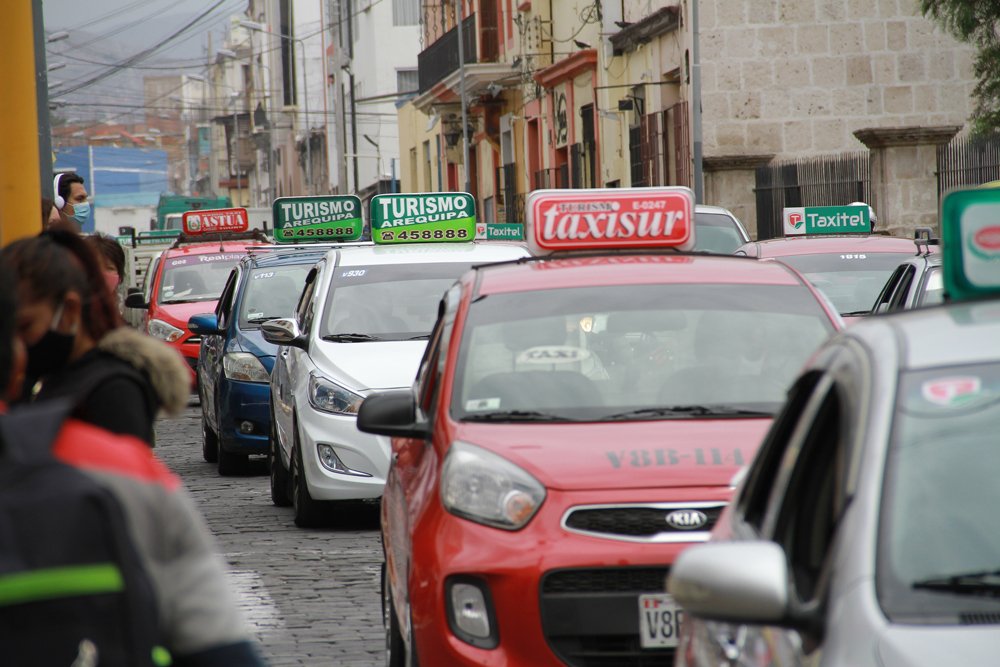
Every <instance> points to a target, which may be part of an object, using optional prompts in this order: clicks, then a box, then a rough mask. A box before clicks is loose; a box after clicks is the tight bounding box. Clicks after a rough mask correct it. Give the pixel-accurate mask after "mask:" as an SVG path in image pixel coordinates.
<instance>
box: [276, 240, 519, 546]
mask: <svg viewBox="0 0 1000 667" xmlns="http://www.w3.org/2000/svg"><path fill="white" fill-rule="evenodd" d="M527 256H528V251H527V249H526V248H525V246H523V245H520V244H514V243H498V242H485V243H419V244H412V245H398V246H389V245H386V246H378V245H376V246H356V247H348V248H337V249H333V250H330V252H329V253H327V255H326V257H324V258H323V259H322V260H321V261H320V262H318V263H317V264H316V266H315V267H314V268H313V269H312V271H311V272H310V274H309V276H308V277H307V278H306V286H305V289H304V290H303V292H302V296H301V297H300V299H299V304H298V307H297V309H296V312H295V315H294V317H292V318H289V319H280V320H272V321H270V322H267V323H265V324H264V325H263V327H262V330H263V332H264V337H265V338H266V339H267V340H269V341H270V342H272V343H276V344H278V345H281V346H282V347H281V348H280V349H279V352H278V355H277V358H276V360H275V364H274V370H273V371H272V373H271V410H272V416H271V423H272V427H271V444H270V452H269V459H270V469H271V498H272V501H273V502H274V503H275V504H276V505H289V504H291V505H292V506H293V507H294V509H295V524H296V525H297V526H301V527H305V526H313V525H318V524H321V523H324V522H325V521H326V520H327V519H328V518H329V517H330V516H331V505H332V504H333V503H332V502H330V501H352V500H363V499H375V498H379V497H380V496H381V495H382V489H383V487H384V485H385V477H386V473H387V472H388V470H389V457H390V450H389V439H388V438H384V437H382V436H374V435H370V434H367V433H362V432H361V431H359V430H358V429H357V426H356V421H357V410H358V406H360V405H361V401H362V399H363V398H364V397H365V396H366V395H368V394H369V393H371V392H374V391H380V390H385V389H399V388H406V387H409V386H410V385H411V384H412V383H413V378H414V377H416V374H417V364H418V363H419V361H420V357H421V355H422V354H423V352H424V348H425V347H426V345H427V337H428V335H429V334H430V331H431V328H432V327H433V325H434V322H435V320H436V319H437V314H438V312H437V310H438V303H439V302H440V300H441V296H442V295H443V294H444V292H445V291H446V289H447V288H448V287H450V286H451V284H452V283H454V282H455V281H456V280H457V279H458V277H459V276H461V275H462V274H463V273H464V272H465V271H466V270H467V269H469V268H470V267H472V266H474V265H479V264H489V263H492V262H500V261H508V260H515V259H519V258H522V257H527Z"/></svg>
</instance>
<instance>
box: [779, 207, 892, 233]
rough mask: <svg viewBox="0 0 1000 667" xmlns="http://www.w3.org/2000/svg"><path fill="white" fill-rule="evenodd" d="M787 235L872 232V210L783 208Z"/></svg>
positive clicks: (853, 208) (856, 208)
mask: <svg viewBox="0 0 1000 667" xmlns="http://www.w3.org/2000/svg"><path fill="white" fill-rule="evenodd" d="M781 217H782V221H783V223H784V228H785V236H802V235H806V236H808V235H811V234H871V232H872V221H871V210H870V209H869V208H868V205H867V204H865V205H864V206H792V207H789V208H785V209H783V210H782V215H781Z"/></svg>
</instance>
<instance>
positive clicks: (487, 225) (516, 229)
mask: <svg viewBox="0 0 1000 667" xmlns="http://www.w3.org/2000/svg"><path fill="white" fill-rule="evenodd" d="M476 238H477V239H482V240H486V241H523V240H524V225H519V224H516V223H512V222H480V223H479V224H478V225H476Z"/></svg>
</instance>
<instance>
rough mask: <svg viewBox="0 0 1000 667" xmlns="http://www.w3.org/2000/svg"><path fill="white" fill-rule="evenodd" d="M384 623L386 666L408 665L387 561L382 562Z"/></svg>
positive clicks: (398, 666)
mask: <svg viewBox="0 0 1000 667" xmlns="http://www.w3.org/2000/svg"><path fill="white" fill-rule="evenodd" d="M382 625H383V627H384V628H385V667H407V662H406V644H405V643H404V642H403V634H402V633H401V632H400V630H399V619H398V618H397V617H396V606H395V605H394V604H393V603H392V589H391V588H390V586H389V577H388V574H387V573H386V563H385V562H384V561H383V563H382Z"/></svg>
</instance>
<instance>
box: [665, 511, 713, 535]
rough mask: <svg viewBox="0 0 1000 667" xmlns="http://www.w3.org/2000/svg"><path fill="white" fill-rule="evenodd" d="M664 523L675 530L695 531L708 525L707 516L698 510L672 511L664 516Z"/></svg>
mask: <svg viewBox="0 0 1000 667" xmlns="http://www.w3.org/2000/svg"><path fill="white" fill-rule="evenodd" d="M666 521H667V525H668V526H670V527H671V528H674V529H675V530H696V529H698V528H703V527H704V526H705V524H707V523H708V516H707V515H706V514H705V513H704V512H699V511H698V510H674V511H673V512H671V513H670V514H668V515H667V516H666Z"/></svg>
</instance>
